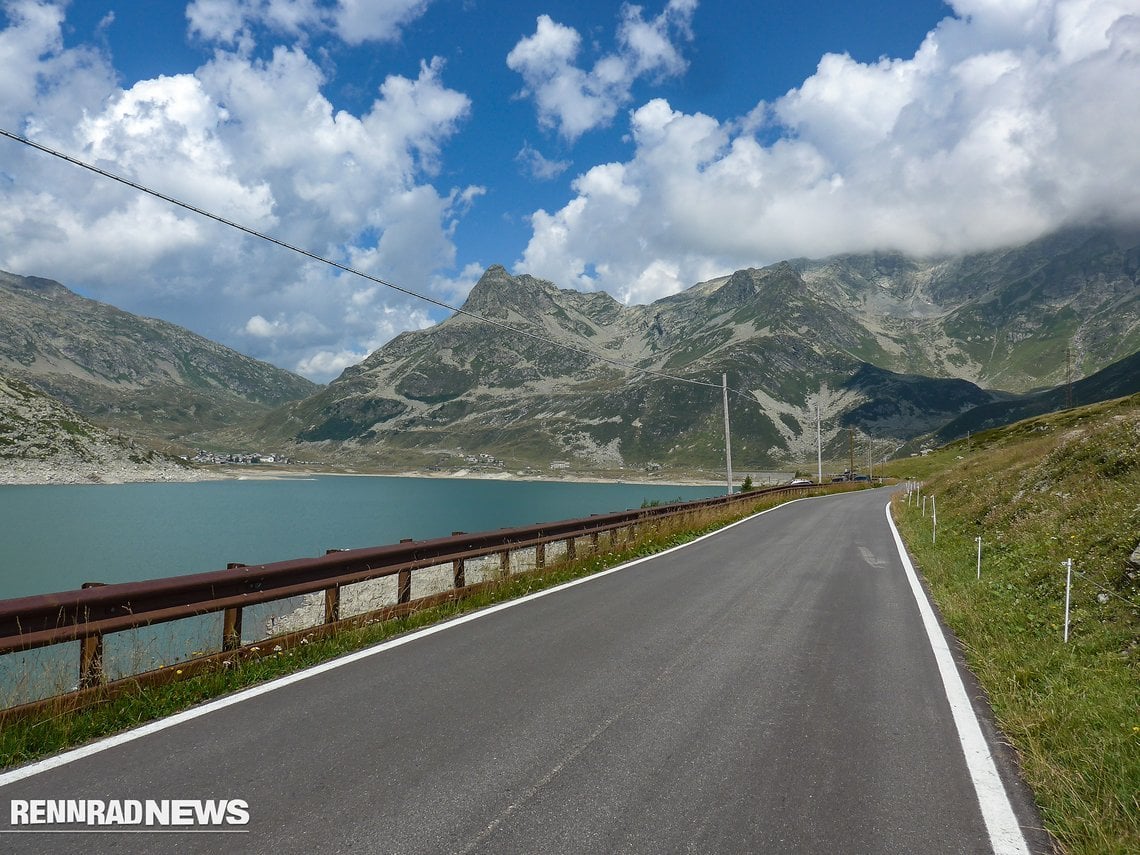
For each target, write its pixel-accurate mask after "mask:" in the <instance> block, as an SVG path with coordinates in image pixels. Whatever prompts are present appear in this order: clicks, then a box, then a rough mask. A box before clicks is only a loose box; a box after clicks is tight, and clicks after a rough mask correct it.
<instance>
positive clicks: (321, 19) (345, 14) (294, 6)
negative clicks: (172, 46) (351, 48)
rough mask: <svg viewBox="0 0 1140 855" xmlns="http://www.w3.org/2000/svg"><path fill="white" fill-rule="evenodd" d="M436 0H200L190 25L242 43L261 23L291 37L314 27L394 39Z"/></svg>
mask: <svg viewBox="0 0 1140 855" xmlns="http://www.w3.org/2000/svg"><path fill="white" fill-rule="evenodd" d="M429 2H430V0H336V2H327V0H194V2H192V3H190V4H189V6H188V7H187V9H186V18H187V20H188V21H189V23H190V30H191V32H192V33H194V34H195V35H197V36H199V37H200V38H202V39H205V40H206V41H211V42H219V43H221V44H224V45H231V46H233V45H239V44H242V43H243V42H247V41H248V40H249V39H250V38H251V33H250V29H251V28H252V27H256V26H261V27H266V28H268V29H269V30H271V31H273V32H275V33H279V34H283V35H286V36H290V37H304V36H306V35H308V34H311V33H312V32H313V31H314V30H319V31H324V32H331V33H335V34H336V35H337V36H338V37H339V38H340V39H341V40H342V41H344V42H345V43H347V44H351V45H358V44H362V43H364V42H370V41H379V42H383V41H392V40H393V39H396V38H398V37H399V35H400V32H401V30H402V29H403V27H404V26H406V25H407V24H409V23H410V22H412V21H414V20H415V19H416V18H418V17H419V16H420V15H422V14H423V13H424V10H425V9H427V7H428V4H429Z"/></svg>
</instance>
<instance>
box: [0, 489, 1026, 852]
mask: <svg viewBox="0 0 1140 855" xmlns="http://www.w3.org/2000/svg"><path fill="white" fill-rule="evenodd" d="M887 498H888V497H887V494H886V493H885V492H884V491H881V490H879V491H870V492H864V493H858V494H847V495H840V496H833V497H827V498H822V499H813V500H807V501H801V502H797V503H794V504H792V505H788V506H785V507H783V508H780V509H777V510H775V511H773V512H770V513H768V514H765V515H763V516H760V517H757V518H754V519H752V520H749V521H747V522H745V523H742V524H739V525H737V526H735V527H733V528H731V529H729V530H727V531H724V532H721V533H719V534H717V535H715V536H712V537H709V538H706V539H704V540H702V541H701V542H699V543H696V544H692V545H690V546H687V547H685V548H682V549H679V550H676V551H673V552H671V553H668V554H665V555H662V556H659V557H657V558H654V559H652V560H647V561H644V562H641V563H638V564H636V565H634V566H630V567H627V568H625V569H622V570H620V571H618V572H615V573H611V574H608V575H605V576H604V577H601V578H595V579H591V580H590V581H588V582H585V583H583V584H579V585H576V586H573V587H570V588H566V589H563V590H560V591H557V592H555V593H552V594H550V595H547V596H543V597H539V598H536V599H533V600H530V601H528V602H526V603H523V604H521V605H518V606H514V607H509V608H503V609H499V610H496V611H493V612H492V613H490V614H485V615H483V616H480V617H478V618H477V619H473V620H467V621H464V622H460V623H459V624H458V625H456V626H453V627H451V628H448V629H446V630H444V631H439V632H435V633H433V634H430V635H425V636H421V637H417V638H414V639H412V640H410V641H408V642H407V643H403V644H401V645H399V646H394V647H391V648H389V649H385V650H384V651H382V652H380V653H377V654H375V655H371V656H367V657H362V658H359V659H357V660H355V661H353V662H351V663H350V664H346V665H343V666H342V667H337V668H333V669H329V670H327V671H325V672H323V673H320V674H318V675H315V676H312V677H311V678H308V679H303V680H298V681H296V682H293V683H291V684H288V685H284V686H282V687H280V688H276V689H274V690H273V691H268V692H263V693H261V694H259V695H256V696H254V697H250V698H249V699H247V700H244V701H242V702H240V703H235V704H231V705H229V706H226V707H224V708H221V709H217V710H215V711H212V712H210V713H208V714H205V715H201V716H199V717H197V718H193V719H191V720H188V721H184V722H182V723H179V724H177V725H175V726H172V727H168V728H165V729H162V730H159V731H158V732H154V733H150V734H148V735H146V736H143V737H141V738H137V739H132V740H130V741H126V742H124V743H123V744H119V745H116V746H115V747H113V748H110V749H108V750H105V751H101V752H99V753H95V754H92V755H91V756H87V757H83V758H81V759H77V760H75V761H74V762H69V763H66V764H64V765H60V766H59V767H57V768H52V769H47V770H44V771H42V772H39V773H37V774H34V775H31V776H30V777H27V778H25V779H23V780H19V781H16V782H13V783H8V784H7V785H6V786H0V810H3V811H4V815H3V816H0V832H2V833H0V851H4V852H9V853H23V852H35V853H43V852H64V851H67V852H71V851H75V850H78V849H80V848H82V850H83V851H85V852H104V851H106V852H133V851H137V852H148V853H154V852H167V851H169V852H180V853H193V852H220V851H226V852H264V853H273V855H285V853H304V855H310V853H325V852H330V853H331V852H337V853H356V852H392V853H413V852H430V853H436V852H462V853H467V852H496V853H498V852H504V853H506V852H509V853H540V852H567V853H588V852H597V853H615V852H646V853H650V852H652V853H659V852H731V853H751V852H811V853H840V852H842V853H937V852H946V853H975V852H978V853H980V852H990V851H993V847H992V844H991V839H990V836H989V834H988V832H987V827H986V824H985V822H984V821H983V818H982V814H981V812H980V809H979V800H978V795H977V794H976V792H975V788H974V785H973V783H972V782H971V778H970V775H969V773H968V770H967V765H966V761H965V759H964V753H963V747H962V744H961V743H960V742H959V737H958V733H957V730H956V727H955V724H954V721H953V720H952V717H951V710H950V705H949V702H948V700H947V696H946V693H945V691H944V689H943V686H942V679H941V677H940V676H939V673H938V670H937V668H936V666H935V657H934V654H933V653H932V651H931V645H930V642H929V641H928V640H927V637H926V634H925V631H924V629H923V625H922V620H921V618H920V614H919V610H918V607H917V606H916V602H915V598H914V596H913V594H912V592H911V589H910V587H909V586H908V583H907V581H906V578H905V575H904V571H903V567H902V564H901V563H900V560H899V555H898V552H897V549H896V546H895V543H894V541H893V539H892V535H891V533H890V530H889V528H888V525H887V522H886V518H885V515H884V511H883V507H884V505H885V504H886V501H887ZM967 686H969V684H967ZM982 729H983V731H985V732H989V725H988V724H987V723H985V721H983V727H982ZM991 736H992V734H991ZM995 756H996V761H997V765H998V768H999V772H1000V773H1001V775H1002V777H1003V779H1004V780H1005V782H1006V787H1007V789H1009V790H1010V791H1011V796H1012V800H1013V803H1014V807H1015V810H1016V811H1017V812H1018V814H1017V815H1018V820H1019V822H1020V823H1021V824H1022V825H1023V826H1029V827H1032V826H1034V825H1036V824H1038V820H1037V818H1036V817H1035V816H1034V815H1033V811H1032V808H1031V807H1030V805H1031V802H1030V800H1029V799H1028V797H1027V794H1026V793H1025V791H1024V788H1023V787H1022V786H1021V785H1020V783H1019V782H1018V781H1017V780H1016V776H1015V775H1014V774H1013V773H1012V771H1011V770H1010V768H1009V767H1008V762H1007V759H1006V758H1005V756H1004V755H1003V754H1002V752H1001V751H1000V749H997V750H995ZM0 780H2V779H0ZM37 798H40V799H69V798H74V799H140V800H142V799H242V800H244V801H245V802H247V803H248V805H249V816H250V819H249V823H248V825H245V826H241V827H233V828H230V829H229V830H231V831H240V832H242V833H226V834H207V833H203V832H201V831H182V832H178V833H174V832H152V831H144V832H143V833H135V834H123V833H93V832H91V831H82V832H77V833H70V832H69V833H63V834H39V833H37V834H27V833H11V831H10V830H11V829H12V828H13V826H11V825H9V820H10V815H9V808H10V805H11V803H12V800H20V799H37ZM1027 836H1028V838H1029V840H1030V848H1031V851H1040V849H1039V846H1043V845H1044V844H1043V843H1040V842H1039V841H1038V842H1037V843H1035V842H1034V841H1035V838H1034V836H1033V832H1032V831H1027Z"/></svg>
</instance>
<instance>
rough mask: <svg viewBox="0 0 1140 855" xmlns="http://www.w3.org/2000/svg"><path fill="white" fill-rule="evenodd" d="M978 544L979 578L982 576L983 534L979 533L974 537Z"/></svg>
mask: <svg viewBox="0 0 1140 855" xmlns="http://www.w3.org/2000/svg"><path fill="white" fill-rule="evenodd" d="M974 540H975V541H977V544H978V579H979V580H980V579H981V578H982V536H981V535H978V536H977V537H975V538H974Z"/></svg>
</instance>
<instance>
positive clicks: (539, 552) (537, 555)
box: [534, 543, 546, 570]
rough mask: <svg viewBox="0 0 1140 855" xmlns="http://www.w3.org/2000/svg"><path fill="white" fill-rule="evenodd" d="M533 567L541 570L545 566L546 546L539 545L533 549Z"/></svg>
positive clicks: (543, 544)
mask: <svg viewBox="0 0 1140 855" xmlns="http://www.w3.org/2000/svg"><path fill="white" fill-rule="evenodd" d="M534 566H535V569H536V570H541V569H542V568H543V567H545V566H546V544H545V543H540V544H538V545H536V546H535V547H534Z"/></svg>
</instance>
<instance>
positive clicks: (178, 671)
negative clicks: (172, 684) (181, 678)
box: [174, 668, 182, 674]
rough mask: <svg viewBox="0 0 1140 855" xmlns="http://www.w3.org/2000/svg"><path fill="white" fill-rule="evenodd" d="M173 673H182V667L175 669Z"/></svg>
mask: <svg viewBox="0 0 1140 855" xmlns="http://www.w3.org/2000/svg"><path fill="white" fill-rule="evenodd" d="M174 673H175V674H181V673H182V669H181V668H179V669H178V670H177V671H175V672H174Z"/></svg>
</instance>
